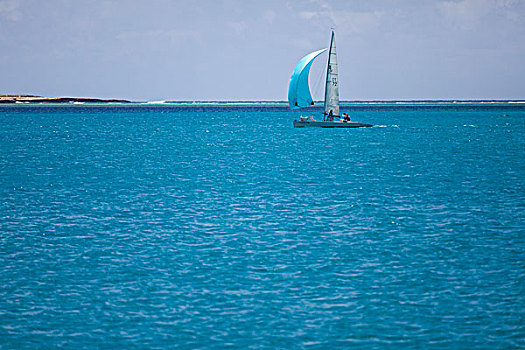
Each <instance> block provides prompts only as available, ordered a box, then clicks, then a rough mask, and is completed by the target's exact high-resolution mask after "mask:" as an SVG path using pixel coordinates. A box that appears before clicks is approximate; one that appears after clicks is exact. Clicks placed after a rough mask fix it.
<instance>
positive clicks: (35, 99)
mask: <svg viewBox="0 0 525 350" xmlns="http://www.w3.org/2000/svg"><path fill="white" fill-rule="evenodd" d="M75 102H78V103H131V101H128V100H117V99H102V98H85V97H43V96H36V95H0V103H75Z"/></svg>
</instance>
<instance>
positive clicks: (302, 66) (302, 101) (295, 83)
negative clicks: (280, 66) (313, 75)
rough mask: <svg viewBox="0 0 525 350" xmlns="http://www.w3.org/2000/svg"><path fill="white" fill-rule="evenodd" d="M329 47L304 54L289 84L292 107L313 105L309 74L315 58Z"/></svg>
mask: <svg viewBox="0 0 525 350" xmlns="http://www.w3.org/2000/svg"><path fill="white" fill-rule="evenodd" d="M326 50H328V49H322V50H319V51H315V52H312V53H309V54H308V55H306V56H304V57H303V58H302V59H301V60H300V61H299V63H297V66H295V69H294V70H293V73H292V77H291V78H290V85H289V86H288V103H289V105H290V109H300V108H303V107H308V106H310V105H312V102H313V100H312V95H311V94H310V87H309V86H308V74H309V73H310V67H311V66H312V62H313V60H314V59H315V58H316V57H317V56H319V55H320V54H322V53H323V52H325V51H326Z"/></svg>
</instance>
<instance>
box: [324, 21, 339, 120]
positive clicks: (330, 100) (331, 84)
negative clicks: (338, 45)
mask: <svg viewBox="0 0 525 350" xmlns="http://www.w3.org/2000/svg"><path fill="white" fill-rule="evenodd" d="M330 111H332V115H333V116H337V117H338V116H339V83H338V79H337V54H336V52H335V34H334V31H332V39H331V41H330V53H329V54H328V67H327V68H326V89H325V93H324V114H325V116H326V115H328V114H330Z"/></svg>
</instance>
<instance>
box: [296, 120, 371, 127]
mask: <svg viewBox="0 0 525 350" xmlns="http://www.w3.org/2000/svg"><path fill="white" fill-rule="evenodd" d="M293 126H294V127H295V128H311V127H313V128H368V127H371V126H373V125H371V124H366V123H357V122H341V121H317V120H294V121H293Z"/></svg>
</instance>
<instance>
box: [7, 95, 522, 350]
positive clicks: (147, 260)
mask: <svg viewBox="0 0 525 350" xmlns="http://www.w3.org/2000/svg"><path fill="white" fill-rule="evenodd" d="M342 110H346V111H347V112H349V114H350V116H351V118H352V120H353V121H360V122H365V123H370V124H373V125H374V127H371V128H361V129H320V128H302V129H300V128H298V129H296V128H293V125H292V121H293V120H294V119H297V118H298V117H299V116H300V115H314V116H317V117H318V116H319V115H321V109H319V108H313V109H310V110H306V111H300V112H291V111H289V109H288V108H287V107H286V106H285V105H283V104H268V103H259V104H256V103H255V104H253V103H252V104H250V103H246V104H242V103H241V104H235V103H233V104H213V103H209V104H195V103H188V104H169V103H166V104H130V105H52V104H49V105H46V104H43V105H20V104H17V105H4V106H1V107H0V199H1V200H0V348H1V349H55V348H65V349H167V348H169V349H171V348H173V349H344V348H349V349H518V348H525V186H524V182H525V106H524V105H523V104H515V105H513V104H510V103H508V104H505V103H502V104H497V103H496V104H477V103H472V104H468V105H459V106H455V105H454V104H453V103H423V104H395V103H394V104H373V103H372V104H366V103H363V104H358V105H349V106H346V107H343V108H342Z"/></svg>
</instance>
